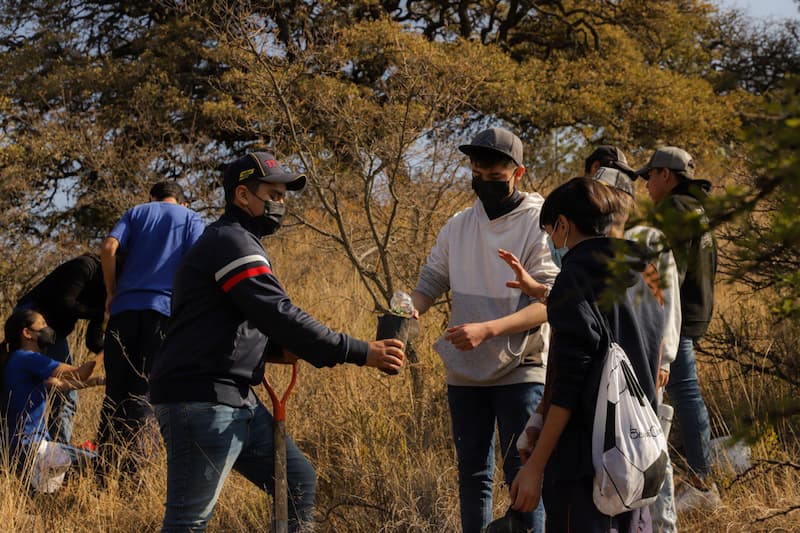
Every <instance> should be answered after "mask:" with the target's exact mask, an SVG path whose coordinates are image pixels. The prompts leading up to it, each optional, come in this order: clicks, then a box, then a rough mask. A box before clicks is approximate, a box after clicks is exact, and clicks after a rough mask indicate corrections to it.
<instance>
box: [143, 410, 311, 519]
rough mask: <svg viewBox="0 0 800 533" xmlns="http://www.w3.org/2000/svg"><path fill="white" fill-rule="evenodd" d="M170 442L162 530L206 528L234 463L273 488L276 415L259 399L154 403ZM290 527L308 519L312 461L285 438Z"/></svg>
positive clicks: (271, 490) (267, 488) (266, 487)
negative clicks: (235, 403) (249, 402)
mask: <svg viewBox="0 0 800 533" xmlns="http://www.w3.org/2000/svg"><path fill="white" fill-rule="evenodd" d="M154 409H155V413H156V418H158V422H159V425H160V426H161V435H162V436H163V437H164V442H165V444H166V446H167V503H166V512H165V514H164V523H163V525H162V531H165V532H166V531H183V532H185V531H205V528H206V525H207V524H208V521H209V520H210V519H211V515H212V514H213V512H214V506H215V504H216V503H217V498H218V497H219V493H220V491H221V490H222V485H223V484H224V483H225V479H226V478H227V477H228V474H230V471H231V469H234V470H236V471H237V472H239V473H240V474H242V475H243V476H244V477H245V478H247V479H248V480H249V481H250V482H252V483H253V484H255V485H256V486H258V487H259V488H261V489H262V490H265V491H267V492H269V493H270V494H274V488H275V478H274V463H273V457H274V452H273V427H272V415H271V414H270V412H269V411H267V409H266V408H265V407H264V406H263V405H262V404H261V403H258V404H257V405H256V406H254V407H230V406H227V405H222V404H218V403H210V402H185V403H170V404H158V405H155V406H154ZM286 465H287V479H288V485H289V530H290V531H296V530H297V529H298V527H300V525H301V524H302V523H303V522H310V521H311V519H312V511H313V508H314V495H315V492H316V482H317V480H316V474H315V472H314V467H313V466H312V465H311V463H310V462H309V461H308V459H306V457H305V456H304V455H303V453H302V452H301V451H300V450H299V449H298V448H297V446H296V445H295V444H294V442H292V440H291V439H289V438H287V439H286Z"/></svg>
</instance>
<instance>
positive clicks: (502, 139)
mask: <svg viewBox="0 0 800 533" xmlns="http://www.w3.org/2000/svg"><path fill="white" fill-rule="evenodd" d="M458 149H459V150H461V151H462V152H463V153H465V154H467V155H472V154H474V153H476V152H486V151H490V152H497V153H500V154H503V155H507V156H508V157H510V158H511V159H512V160H513V161H514V163H516V164H517V165H519V166H522V141H521V140H519V137H517V136H516V135H514V134H513V133H511V132H510V131H508V130H507V129H503V128H489V129H488V130H483V131H482V132H480V133H479V134H477V135H476V136H475V138H474V139H472V142H471V143H470V144H462V145H461V146H459V147H458Z"/></svg>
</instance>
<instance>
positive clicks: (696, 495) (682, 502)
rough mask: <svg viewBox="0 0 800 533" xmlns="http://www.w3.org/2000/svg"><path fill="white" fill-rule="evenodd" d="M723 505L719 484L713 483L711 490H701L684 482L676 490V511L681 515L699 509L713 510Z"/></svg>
mask: <svg viewBox="0 0 800 533" xmlns="http://www.w3.org/2000/svg"><path fill="white" fill-rule="evenodd" d="M720 505H722V499H721V498H720V497H719V489H718V488H717V484H716V483H714V482H713V481H712V482H711V488H709V489H708V490H700V489H698V488H697V487H695V486H694V485H692V484H691V483H688V482H686V481H684V482H683V483H681V484H680V486H679V487H678V488H677V489H676V490H675V510H676V511H678V512H679V513H683V512H686V511H694V510H698V509H705V510H711V509H716V508H717V507H719V506H720Z"/></svg>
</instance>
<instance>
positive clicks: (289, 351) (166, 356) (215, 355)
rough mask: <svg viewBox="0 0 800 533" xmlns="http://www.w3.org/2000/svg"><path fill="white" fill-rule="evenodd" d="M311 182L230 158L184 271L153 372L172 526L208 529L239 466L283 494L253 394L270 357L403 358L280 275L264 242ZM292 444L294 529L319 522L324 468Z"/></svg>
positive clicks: (399, 347) (392, 364) (326, 361)
mask: <svg viewBox="0 0 800 533" xmlns="http://www.w3.org/2000/svg"><path fill="white" fill-rule="evenodd" d="M305 184H306V177H305V176H304V175H303V174H296V173H292V172H288V171H287V170H284V169H283V168H282V167H281V166H280V164H279V163H278V161H277V160H276V159H275V157H274V156H273V155H272V154H270V153H268V152H255V153H250V154H247V155H246V156H244V157H242V158H240V159H237V160H236V161H234V162H233V163H231V164H229V165H228V166H227V167H226V168H225V170H224V173H223V186H224V189H225V202H226V205H225V212H224V213H223V215H222V216H221V217H220V218H219V220H217V221H216V222H214V223H213V224H211V225H210V226H209V227H208V229H207V230H206V231H205V233H204V234H203V236H202V237H201V238H200V240H198V241H197V244H196V245H195V246H194V247H193V248H192V249H191V250H190V251H189V253H188V254H186V256H185V257H184V259H183V261H182V262H181V265H180V267H179V268H178V272H177V274H176V276H175V289H174V292H173V299H172V309H173V314H172V321H171V322H170V326H169V329H168V330H167V335H166V338H165V339H164V344H163V347H162V349H161V351H160V352H159V353H158V355H157V357H156V359H155V361H154V363H153V369H152V372H151V375H150V400H151V402H152V403H153V404H154V407H155V411H156V416H157V417H158V421H159V424H160V427H161V433H162V435H163V436H164V441H165V442H166V446H167V502H166V512H165V515H164V521H163V531H187V530H192V531H202V530H205V528H206V525H207V524H208V520H209V519H210V518H211V515H212V513H213V512H214V506H215V505H216V501H217V498H218V496H219V493H220V491H221V490H222V485H223V484H224V483H225V479H226V478H227V477H228V474H229V473H230V471H231V470H232V469H233V470H236V471H237V472H239V473H240V474H242V475H243V476H244V477H245V478H247V479H248V480H249V481H251V482H252V483H254V484H255V485H257V486H258V487H259V488H261V489H263V490H266V491H267V492H269V493H270V494H274V490H275V476H274V474H275V472H274V464H273V462H272V460H271V459H272V457H273V453H274V442H273V429H272V427H273V417H272V414H271V413H270V412H269V411H268V410H267V408H266V407H264V405H263V404H262V403H261V401H260V400H259V399H258V398H257V396H256V395H255V393H254V392H253V387H254V386H257V385H259V384H260V383H261V381H262V379H263V377H264V367H265V363H266V362H267V361H268V360H270V361H271V360H284V361H286V360H289V361H291V360H296V358H298V357H299V358H300V359H304V360H306V361H308V362H309V363H311V364H312V365H314V366H316V367H324V366H334V365H337V364H341V363H351V364H355V365H359V366H370V367H377V368H380V369H382V370H386V371H392V372H397V371H398V370H399V369H400V367H402V366H403V359H404V357H405V356H404V354H403V344H402V342H400V341H399V340H397V339H388V340H382V341H372V342H365V341H362V340H358V339H355V338H353V337H350V336H349V335H345V334H344V333H337V332H335V331H332V330H331V329H329V328H328V327H326V326H324V325H323V324H321V323H320V322H318V321H316V320H315V319H314V318H312V317H311V316H310V315H308V314H307V313H306V312H305V311H303V310H302V309H300V308H299V307H297V306H296V305H294V304H293V303H292V301H291V299H290V298H289V295H288V294H286V291H285V290H284V288H283V286H282V285H281V284H280V282H279V281H278V278H277V277H276V275H275V271H274V267H273V265H272V262H271V261H270V259H269V256H268V254H267V251H266V250H265V249H264V247H263V245H262V244H261V241H260V239H261V238H262V237H265V236H267V235H271V234H272V233H274V232H276V231H277V230H278V229H279V228H280V226H281V222H282V220H283V216H284V211H285V200H286V193H287V191H300V190H302V189H303V187H304V186H305ZM286 453H287V457H286V465H287V472H286V474H287V480H288V491H289V530H290V531H295V530H297V529H298V528H301V527H303V525H304V524H308V523H309V522H310V521H311V520H312V511H313V507H314V495H315V492H316V474H315V472H314V467H313V466H312V465H311V463H310V462H309V461H308V459H306V457H305V456H304V455H303V453H302V452H301V451H300V449H299V448H298V447H297V446H296V445H295V444H294V443H293V442H292V440H291V439H288V438H287V440H286Z"/></svg>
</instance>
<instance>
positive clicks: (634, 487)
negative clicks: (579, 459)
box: [592, 342, 668, 516]
mask: <svg viewBox="0 0 800 533" xmlns="http://www.w3.org/2000/svg"><path fill="white" fill-rule="evenodd" d="M667 460H668V455H667V441H666V438H665V437H664V433H663V431H662V430H661V424H660V422H659V420H658V417H657V416H656V413H655V411H654V410H653V407H652V406H651V405H650V402H649V401H648V400H647V398H646V397H645V394H644V391H643V390H642V387H641V386H640V385H639V380H638V379H637V378H636V374H635V373H634V371H633V366H632V365H631V362H630V360H629V359H628V356H627V354H626V353H625V351H624V350H623V349H622V348H621V347H620V346H619V345H618V344H617V343H615V342H612V343H611V344H610V346H609V348H608V352H607V353H606V356H605V360H604V361H603V372H602V374H601V377H600V389H599V391H598V393H597V404H596V407H595V415H594V427H593V430H592V464H593V465H594V487H593V491H592V492H593V494H592V496H593V499H594V504H595V505H596V506H597V509H598V510H600V512H602V513H603V514H607V515H610V516H615V515H618V514H620V513H624V512H627V511H630V510H632V509H637V508H639V507H644V506H646V505H650V504H651V503H653V502H655V500H656V497H657V496H658V492H659V490H660V489H661V484H662V483H663V482H664V476H665V469H666V464H667Z"/></svg>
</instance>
